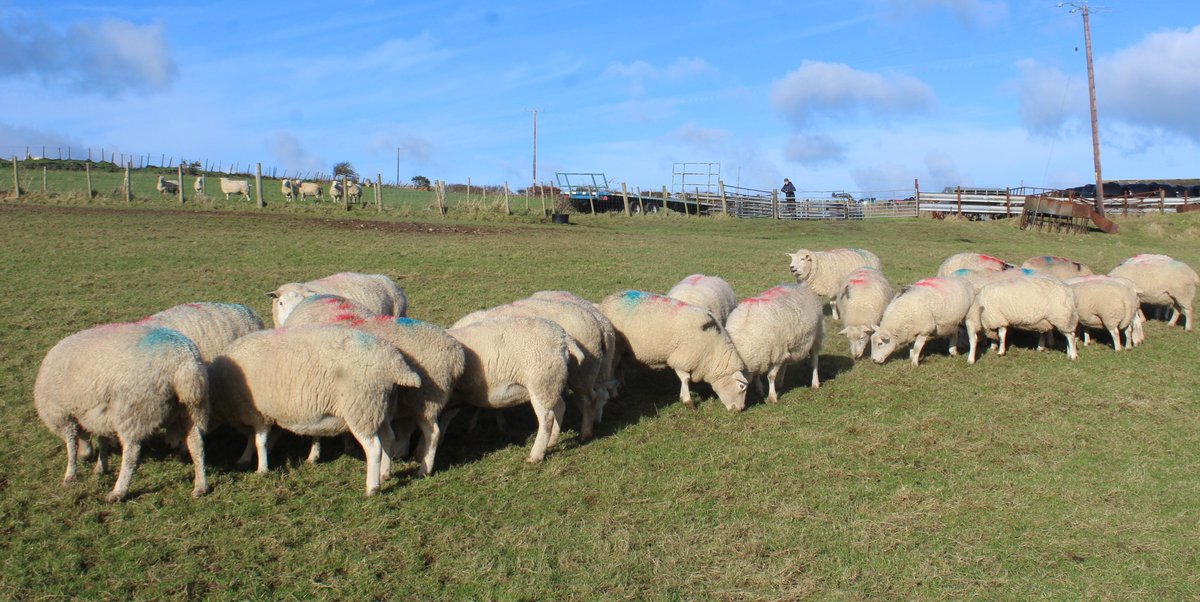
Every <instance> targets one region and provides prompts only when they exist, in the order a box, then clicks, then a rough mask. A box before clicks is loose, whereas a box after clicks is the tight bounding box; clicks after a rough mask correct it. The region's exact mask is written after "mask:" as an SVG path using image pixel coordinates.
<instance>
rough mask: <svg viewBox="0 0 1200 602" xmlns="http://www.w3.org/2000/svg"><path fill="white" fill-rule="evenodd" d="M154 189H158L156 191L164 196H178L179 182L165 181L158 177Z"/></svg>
mask: <svg viewBox="0 0 1200 602" xmlns="http://www.w3.org/2000/svg"><path fill="white" fill-rule="evenodd" d="M155 188H158V191H159V192H161V193H162V194H163V195H164V196H165V195H168V194H179V182H176V181H175V180H168V179H165V178H163V177H162V176H158V183H157V184H156V185H155Z"/></svg>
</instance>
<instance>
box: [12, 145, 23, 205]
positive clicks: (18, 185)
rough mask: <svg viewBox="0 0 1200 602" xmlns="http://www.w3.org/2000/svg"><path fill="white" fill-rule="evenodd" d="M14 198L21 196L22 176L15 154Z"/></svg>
mask: <svg viewBox="0 0 1200 602" xmlns="http://www.w3.org/2000/svg"><path fill="white" fill-rule="evenodd" d="M12 159H13V198H17V199H19V198H21V177H20V175H19V174H18V173H17V156H16V155H13V158H12Z"/></svg>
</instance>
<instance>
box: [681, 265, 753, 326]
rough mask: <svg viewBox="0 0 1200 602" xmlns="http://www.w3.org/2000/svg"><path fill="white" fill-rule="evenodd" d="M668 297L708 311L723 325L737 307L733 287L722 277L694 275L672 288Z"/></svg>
mask: <svg viewBox="0 0 1200 602" xmlns="http://www.w3.org/2000/svg"><path fill="white" fill-rule="evenodd" d="M667 296H668V297H670V298H672V299H678V300H680V301H683V302H684V303H691V304H692V305H695V306H697V307H703V308H704V309H707V310H708V311H710V312H712V315H714V316H716V317H717V319H718V320H720V321H721V323H722V324H724V323H725V320H726V319H728V318H729V312H732V311H733V308H735V307H737V295H735V294H734V293H733V287H732V286H729V283H728V282H725V280H724V279H723V278H721V277H720V276H705V275H704V274H692V275H691V276H688V277H686V278H684V279H683V280H680V281H679V282H678V283H677V284H676V285H675V286H672V287H671V290H669V291H667Z"/></svg>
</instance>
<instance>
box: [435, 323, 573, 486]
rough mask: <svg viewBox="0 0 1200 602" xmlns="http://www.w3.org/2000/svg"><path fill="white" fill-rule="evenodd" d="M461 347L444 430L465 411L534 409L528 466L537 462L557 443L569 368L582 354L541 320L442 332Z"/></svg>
mask: <svg viewBox="0 0 1200 602" xmlns="http://www.w3.org/2000/svg"><path fill="white" fill-rule="evenodd" d="M446 332H447V333H449V335H450V336H452V337H454V338H455V339H457V340H458V342H459V343H460V344H462V346H463V349H464V351H465V352H466V367H465V369H464V370H463V375H462V378H459V379H458V382H457V383H456V384H455V387H454V392H453V393H452V394H451V398H450V407H449V408H447V410H446V411H445V412H444V413H443V414H442V428H443V429H445V428H446V426H447V425H448V424H449V422H450V421H451V420H452V419H453V418H454V415H455V414H457V413H458V411H459V410H460V409H461V408H463V407H465V406H474V407H478V408H508V407H513V406H517V405H521V404H524V403H529V404H530V405H531V406H532V407H533V412H534V415H535V416H536V417H537V421H538V433H537V436H536V437H535V438H534V442H533V448H532V449H531V450H530V451H529V457H528V458H527V460H526V461H527V462H530V463H536V462H541V461H542V458H544V457H545V455H546V450H547V449H548V448H550V447H553V446H554V444H555V443H556V442H557V441H558V436H559V433H560V431H561V429H562V420H563V414H564V413H565V412H566V403H564V402H563V399H562V392H563V389H565V388H566V386H567V366H568V364H569V362H570V361H571V360H572V359H574V360H575V361H580V360H581V359H582V357H583V352H582V351H581V350H580V349H579V347H578V346H577V345H576V344H575V342H574V341H572V340H571V337H569V336H567V333H566V332H564V331H563V329H562V328H560V327H559V326H558V325H557V324H555V323H553V322H551V321H549V320H543V319H541V318H508V317H500V318H489V319H487V320H481V321H479V322H475V323H474V324H470V325H467V326H463V327H461V328H451V329H450V330H448V331H446Z"/></svg>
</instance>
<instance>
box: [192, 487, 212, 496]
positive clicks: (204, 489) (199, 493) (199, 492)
mask: <svg viewBox="0 0 1200 602" xmlns="http://www.w3.org/2000/svg"><path fill="white" fill-rule="evenodd" d="M207 493H208V487H197V488H195V489H193V490H192V497H201V496H203V495H205V494H207Z"/></svg>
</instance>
